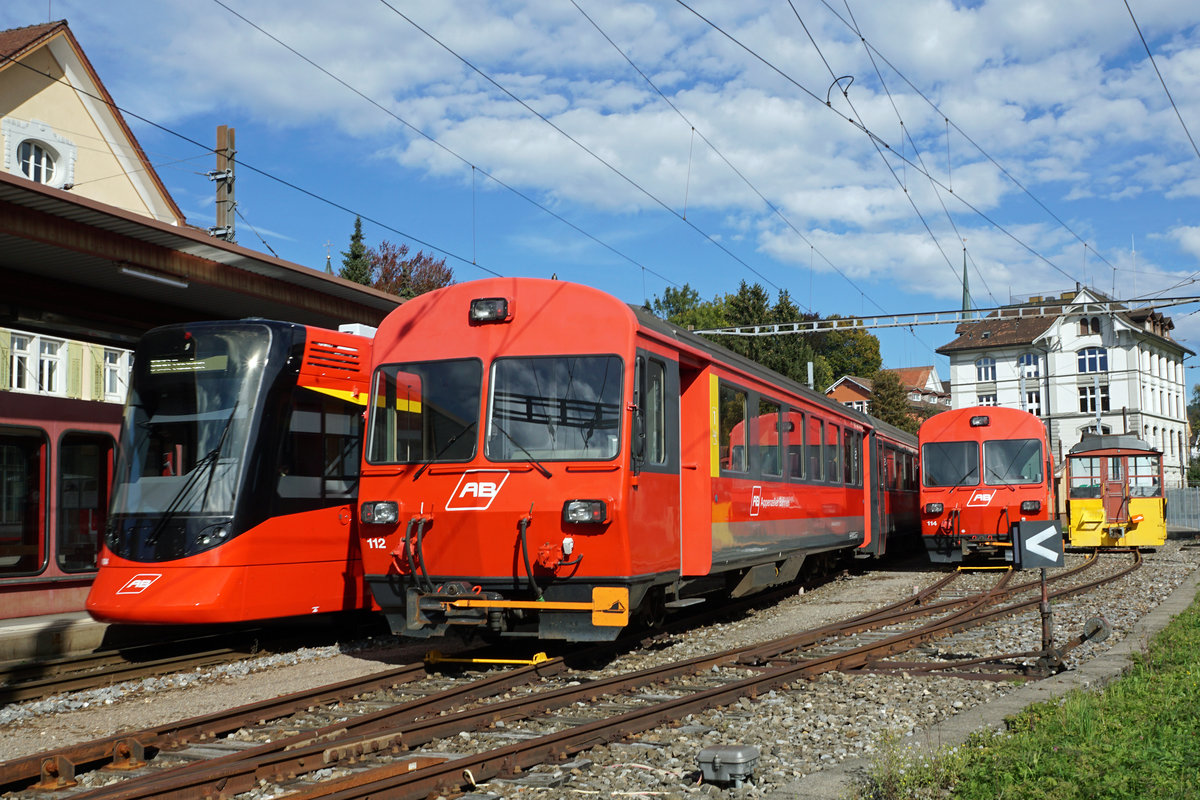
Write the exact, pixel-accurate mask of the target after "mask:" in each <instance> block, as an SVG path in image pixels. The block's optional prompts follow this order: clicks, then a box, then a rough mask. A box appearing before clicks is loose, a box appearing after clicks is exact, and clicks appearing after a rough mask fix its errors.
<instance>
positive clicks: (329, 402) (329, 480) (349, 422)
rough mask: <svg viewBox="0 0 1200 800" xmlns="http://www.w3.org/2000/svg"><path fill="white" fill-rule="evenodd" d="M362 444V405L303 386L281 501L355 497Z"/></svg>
mask: <svg viewBox="0 0 1200 800" xmlns="http://www.w3.org/2000/svg"><path fill="white" fill-rule="evenodd" d="M361 442H362V407H361V406H358V405H356V404H353V403H349V402H347V401H344V400H339V399H337V398H335V397H330V396H328V395H324V394H318V393H316V392H313V391H311V390H309V389H305V388H303V387H297V388H296V389H295V391H294V392H293V395H292V412H291V420H290V421H289V423H288V429H287V432H286V434H285V438H284V441H283V451H282V453H281V454H280V459H279V479H278V482H277V484H276V486H277V492H278V494H279V497H280V499H281V500H283V501H285V502H287V501H301V502H302V503H304V502H313V501H320V500H325V499H330V500H339V501H341V502H345V500H346V499H348V498H353V497H354V496H355V495H356V492H357V490H358V472H359V463H360V460H361V455H362V454H361ZM296 510H300V508H297V509H296ZM289 512H290V507H288V506H283V507H281V513H289Z"/></svg>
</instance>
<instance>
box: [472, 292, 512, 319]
mask: <svg viewBox="0 0 1200 800" xmlns="http://www.w3.org/2000/svg"><path fill="white" fill-rule="evenodd" d="M511 319H512V311H511V310H510V304H509V302H508V298H506V297H478V298H476V299H474V300H472V301H471V313H470V316H469V321H470V322H471V324H472V325H482V324H485V323H491V322H508V321H509V320H511Z"/></svg>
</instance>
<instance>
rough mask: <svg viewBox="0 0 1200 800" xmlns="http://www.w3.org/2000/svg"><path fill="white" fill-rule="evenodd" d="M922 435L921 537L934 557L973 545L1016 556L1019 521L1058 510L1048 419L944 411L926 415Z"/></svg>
mask: <svg viewBox="0 0 1200 800" xmlns="http://www.w3.org/2000/svg"><path fill="white" fill-rule="evenodd" d="M918 439H919V445H920V449H921V457H920V463H921V538H922V540H923V541H924V542H925V549H926V552H928V554H929V557H930V559H931V560H932V561H935V562H940V563H957V562H961V561H962V560H963V559H964V557H965V556H967V555H969V554H972V553H981V554H987V555H996V556H1003V557H1004V558H1005V559H1006V560H1011V559H1012V547H1013V532H1014V531H1015V529H1016V526H1017V523H1019V522H1022V521H1037V520H1053V519H1054V518H1055V505H1054V483H1053V481H1054V470H1053V465H1052V464H1051V462H1050V445H1049V442H1048V441H1047V438H1046V426H1045V425H1044V424H1043V423H1042V421H1041V420H1040V419H1038V418H1037V417H1036V416H1034V415H1033V414H1030V413H1028V412H1026V411H1019V410H1017V409H1012V408H1000V407H997V406H977V407H973V408H960V409H954V410H952V411H943V412H942V413H940V414H937V415H935V416H933V417H930V418H929V419H928V420H926V421H925V422H924V423H922V425H921V429H920V431H919V432H918Z"/></svg>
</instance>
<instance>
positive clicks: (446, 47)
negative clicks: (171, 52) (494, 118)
mask: <svg viewBox="0 0 1200 800" xmlns="http://www.w3.org/2000/svg"><path fill="white" fill-rule="evenodd" d="M214 2H218V3H219V2H220V0H214ZM379 2H380V3H382V4H383V5H385V6H387V7H388V8H389V9H391V10H392V12H393V13H395V14H396V16H398V17H400V18H401V19H403V20H404V21H405V22H407V23H408V24H409V25H411V26H412V27H414V28H416V29H417V30H418V31H420V32H421V33H422V34H424V35H425V36H426V37H427V38H428V39H429V40H430V41H432V42H433V43H435V44H436V45H438V46H439V47H441V48H442V49H443V50H445V51H446V52H447V53H449V54H450V55H452V56H454V57H455V58H457V59H458V60H459V61H461V62H462V63H463V64H464V65H465V66H466V67H468V68H469V69H471V70H472V71H474V72H475V73H476V74H477V75H479V76H480V77H481V78H483V79H484V80H485V81H487V82H488V83H490V84H491V85H492V86H495V87H496V88H497V89H499V90H500V91H501V92H503V93H504V94H505V95H507V96H508V97H509V98H510V99H512V100H513V101H514V102H515V103H517V104H518V105H520V106H521V107H522V108H524V109H525V110H526V111H528V112H529V113H530V114H533V115H534V116H535V117H537V118H538V119H540V120H541V121H542V122H544V123H546V124H547V125H549V126H550V127H551V128H553V129H554V130H555V131H557V132H558V133H559V134H560V135H562V136H563V137H564V138H565V139H566V140H567V141H569V142H571V143H572V144H574V145H575V146H576V147H578V148H579V149H581V150H583V151H584V152H585V153H587V154H588V155H590V156H591V157H592V158H594V159H595V160H597V161H599V162H600V163H601V164H603V165H604V166H605V167H607V168H608V169H609V170H611V171H612V172H613V173H614V174H615V175H617V176H618V177H620V178H621V179H622V180H623V181H625V182H626V183H628V184H629V185H630V186H632V187H633V188H635V189H637V190H638V191H639V192H641V193H642V194H644V195H645V196H646V197H648V198H649V199H650V200H652V201H654V203H655V204H657V205H658V206H660V207H662V209H663V210H664V211H666V212H667V213H669V214H671V215H672V216H674V217H675V218H677V219H678V220H680V221H681V222H683V223H684V224H685V225H687V226H688V227H689V228H691V229H692V230H694V231H696V233H698V234H700V235H701V236H702V237H704V239H705V240H706V241H708V242H709V244H711V245H713V246H714V247H716V248H717V249H719V250H720V251H721V252H723V253H725V255H727V256H729V257H730V258H732V259H733V260H734V261H736V262H738V263H739V264H741V265H742V266H743V267H745V268H746V269H748V270H749V271H750V272H752V273H754V274H755V275H756V276H758V277H759V278H760V279H761V280H763V281H766V282H767V283H768V284H770V285H771V286H773V287H774V288H775V290H776V291H779V290H780V286H779V285H778V284H776V283H775V282H774V281H772V280H771V279H770V278H768V277H767V276H766V275H763V274H762V273H761V272H759V271H758V270H756V269H755V268H754V267H752V266H750V264H749V263H747V262H746V261H745V260H743V259H742V258H741V257H739V256H738V255H737V254H736V253H734V252H733V251H732V250H730V249H729V248H728V247H726V246H725V245H723V244H721V243H720V242H718V241H717V240H716V239H714V238H713V237H712V236H711V235H710V234H708V233H706V232H705V231H704V230H702V229H701V228H700V227H699V226H698V225H696V224H695V223H694V222H693V221H691V220H689V219H687V218H686V217H684V216H683V215H682V214H680V213H679V212H678V211H676V210H675V209H673V208H671V207H670V206H669V205H667V203H666V202H665V201H663V200H660V199H659V198H658V197H656V196H655V195H654V194H653V193H651V192H650V190H648V189H646V188H645V187H643V186H642V185H641V184H639V183H638V182H637V181H635V180H634V179H633V178H630V177H629V176H628V175H626V174H625V173H624V172H621V170H619V169H617V168H616V167H615V166H613V165H612V164H611V163H609V162H608V161H606V160H605V159H604V158H602V157H601V156H600V155H599V154H598V153H596V152H595V151H594V150H592V149H591V148H589V147H588V146H587V145H585V144H584V143H583V142H581V141H579V140H578V139H576V138H575V137H573V136H572V135H571V134H569V133H567V132H566V131H565V130H563V129H562V128H560V127H559V126H558V125H556V124H554V122H553V121H552V120H551V119H549V118H548V117H546V116H545V115H544V114H542V113H541V112H540V111H538V110H537V109H535V108H533V107H532V106H530V105H529V104H528V103H526V102H525V101H524V100H522V99H521V98H519V97H517V96H516V95H515V94H513V93H512V92H511V91H509V90H508V89H507V88H505V87H504V86H502V85H501V84H500V83H499V82H497V81H496V80H495V79H494V78H492V77H491V76H490V75H488V74H487V73H486V72H484V71H483V70H481V69H479V67H477V66H475V65H474V64H472V63H471V62H470V61H468V60H467V59H466V58H464V57H463V56H461V55H459V54H458V53H457V52H455V51H454V50H453V49H451V48H450V46H449V45H447V44H446V43H445V42H443V41H441V40H440V39H438V38H437V37H436V36H434V35H433V34H432V33H430V32H429V31H427V30H425V29H424V28H422V27H421V26H420V25H418V24H417V23H416V22H414V21H413V20H412V19H411V18H409V17H408V16H407V15H406V14H404V13H403V12H402V11H400V10H399V9H397V8H396V7H395V6H393V5H392V4H391V3H389V2H388V0H379Z"/></svg>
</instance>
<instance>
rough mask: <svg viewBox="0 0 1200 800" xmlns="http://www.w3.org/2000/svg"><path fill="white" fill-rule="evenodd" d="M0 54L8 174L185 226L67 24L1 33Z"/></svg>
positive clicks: (0, 134)
mask: <svg viewBox="0 0 1200 800" xmlns="http://www.w3.org/2000/svg"><path fill="white" fill-rule="evenodd" d="M0 54H4V55H5V56H6V57H7V58H6V59H5V60H3V61H0V138H2V139H3V148H4V165H3V169H4V171H5V172H8V173H10V174H13V175H21V176H24V177H26V178H28V179H30V180H32V181H35V182H37V183H40V184H42V185H44V186H49V187H51V188H55V189H64V190H67V191H70V192H72V193H74V194H76V195H78V196H80V197H86V198H89V199H91V200H96V201H99V202H101V203H105V204H107V205H110V206H114V207H116V208H119V209H122V210H124V211H128V212H131V213H134V214H138V215H140V216H144V217H149V218H150V219H154V220H158V221H159V222H167V223H170V224H174V225H182V224H183V222H184V218H183V214H182V213H181V212H180V210H179V207H178V206H176V205H175V202H174V201H173V200H172V199H171V197H170V195H168V194H167V190H166V188H165V187H164V186H163V184H162V181H161V180H160V179H159V177H158V173H156V172H155V171H154V167H153V166H152V165H151V164H150V162H149V161H148V160H147V159H146V154H145V153H143V152H142V148H141V147H140V146H139V145H138V143H137V140H136V139H134V137H133V133H132V132H131V131H130V130H129V126H128V125H127V124H126V123H125V119H124V118H123V117H122V116H121V112H120V111H118V110H117V106H116V104H115V103H114V102H113V99H112V97H110V96H109V94H108V91H107V90H106V89H105V88H104V84H102V83H101V82H100V79H99V78H98V77H97V76H96V72H95V70H93V69H92V65H91V64H90V63H89V62H88V60H87V57H86V56H85V55H84V54H83V50H82V49H81V48H80V47H79V43H78V42H77V41H75V37H74V36H72V35H71V31H70V29H69V28H68V27H67V23H66V22H65V21H59V22H50V23H46V24H44V25H31V26H29V27H27V28H16V29H13V30H8V31H3V32H0Z"/></svg>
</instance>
